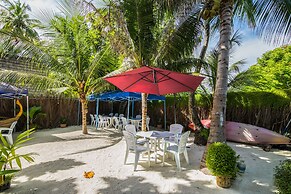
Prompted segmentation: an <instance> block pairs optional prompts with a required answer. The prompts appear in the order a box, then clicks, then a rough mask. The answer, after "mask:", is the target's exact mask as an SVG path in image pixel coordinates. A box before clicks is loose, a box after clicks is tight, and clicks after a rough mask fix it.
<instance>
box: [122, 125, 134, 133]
mask: <svg viewBox="0 0 291 194" xmlns="http://www.w3.org/2000/svg"><path fill="white" fill-rule="evenodd" d="M124 128H125V131H128V132H130V133H132V134H133V135H136V129H135V126H134V125H131V124H128V125H125V127H124Z"/></svg>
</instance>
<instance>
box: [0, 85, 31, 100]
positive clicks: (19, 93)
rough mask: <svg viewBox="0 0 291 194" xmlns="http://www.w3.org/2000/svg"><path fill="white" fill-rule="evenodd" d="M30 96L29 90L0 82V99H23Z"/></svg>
mask: <svg viewBox="0 0 291 194" xmlns="http://www.w3.org/2000/svg"><path fill="white" fill-rule="evenodd" d="M27 95H28V90H27V89H23V88H18V87H16V86H13V85H10V84H7V83H4V82H0V97H1V98H21V97H23V96H27Z"/></svg>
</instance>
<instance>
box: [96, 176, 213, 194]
mask: <svg viewBox="0 0 291 194" xmlns="http://www.w3.org/2000/svg"><path fill="white" fill-rule="evenodd" d="M102 179H103V180H104V182H106V185H107V187H106V188H104V189H99V190H98V192H97V193H199V194H200V193H205V194H206V193H207V194H209V193H214V192H215V188H210V187H209V186H208V185H209V184H210V183H209V182H208V181H195V182H191V183H190V184H185V185H182V184H175V185H165V183H163V182H158V183H156V184H153V183H149V182H148V180H146V179H145V178H144V177H141V176H131V177H128V178H126V179H118V178H112V177H103V178H102Z"/></svg>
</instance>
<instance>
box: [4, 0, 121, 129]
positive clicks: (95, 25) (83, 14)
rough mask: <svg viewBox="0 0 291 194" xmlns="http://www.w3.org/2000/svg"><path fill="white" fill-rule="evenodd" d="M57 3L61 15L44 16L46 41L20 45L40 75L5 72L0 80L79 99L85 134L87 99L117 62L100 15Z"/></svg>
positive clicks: (70, 3) (73, 4)
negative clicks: (57, 91) (58, 92)
mask: <svg viewBox="0 0 291 194" xmlns="http://www.w3.org/2000/svg"><path fill="white" fill-rule="evenodd" d="M59 4H60V7H59V8H60V13H58V14H57V13H56V14H54V15H49V14H48V13H46V12H44V13H43V25H44V27H45V28H44V32H45V33H44V36H45V40H46V41H44V42H41V43H38V44H31V43H29V42H24V43H23V44H22V45H19V47H21V48H22V49H23V52H22V55H23V57H26V58H29V60H32V61H33V62H32V63H30V65H31V66H34V68H35V69H38V70H40V71H41V73H38V74H35V73H34V74H23V73H22V72H15V71H6V72H0V77H1V79H3V80H5V81H6V82H8V83H11V82H19V83H25V84H26V85H28V86H29V87H30V88H33V89H34V90H35V91H45V90H47V89H55V88H65V90H63V92H64V91H65V92H66V93H67V94H70V95H71V96H73V97H78V98H79V99H80V102H81V105H82V131H83V133H84V134H87V133H88V130H87V124H86V123H87V122H86V114H87V112H88V110H87V103H88V101H87V99H86V96H87V95H88V94H89V93H91V92H93V91H95V92H97V91H100V90H104V87H103V86H104V83H105V82H104V81H103V79H102V77H103V76H104V75H106V74H108V73H109V72H111V71H112V70H114V69H115V68H117V67H118V66H119V60H118V58H117V57H116V56H115V55H114V54H113V53H112V50H111V47H110V45H109V43H108V36H107V34H106V32H105V31H104V29H105V26H104V25H103V24H102V20H101V19H100V18H102V17H103V16H102V15H100V14H95V15H94V14H92V13H91V14H90V10H89V12H88V9H87V8H86V7H85V6H84V5H83V4H82V3H80V1H68V0H64V1H61V2H59ZM46 21H48V22H46ZM51 91H52V90H51Z"/></svg>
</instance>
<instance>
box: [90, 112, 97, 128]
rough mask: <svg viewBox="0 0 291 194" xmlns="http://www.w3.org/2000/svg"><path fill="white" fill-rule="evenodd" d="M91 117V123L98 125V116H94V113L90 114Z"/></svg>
mask: <svg viewBox="0 0 291 194" xmlns="http://www.w3.org/2000/svg"><path fill="white" fill-rule="evenodd" d="M90 118H91V125H92V126H95V125H96V117H94V115H93V114H90Z"/></svg>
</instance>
